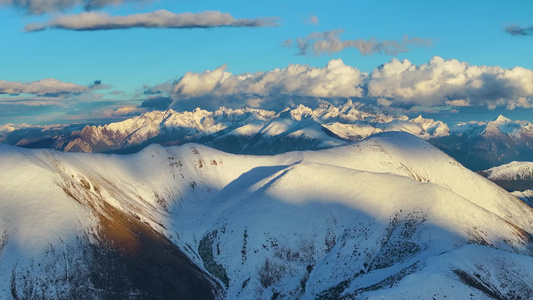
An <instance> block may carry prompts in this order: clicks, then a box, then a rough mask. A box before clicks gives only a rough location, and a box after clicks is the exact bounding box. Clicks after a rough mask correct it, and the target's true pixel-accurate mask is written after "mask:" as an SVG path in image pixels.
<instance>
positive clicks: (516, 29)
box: [505, 25, 533, 36]
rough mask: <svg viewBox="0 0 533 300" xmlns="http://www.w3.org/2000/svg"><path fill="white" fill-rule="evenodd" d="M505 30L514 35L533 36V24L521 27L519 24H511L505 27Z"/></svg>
mask: <svg viewBox="0 0 533 300" xmlns="http://www.w3.org/2000/svg"><path fill="white" fill-rule="evenodd" d="M505 32H507V33H508V34H510V35H514V36H528V35H529V36H533V26H529V27H521V26H519V25H511V26H507V27H505Z"/></svg>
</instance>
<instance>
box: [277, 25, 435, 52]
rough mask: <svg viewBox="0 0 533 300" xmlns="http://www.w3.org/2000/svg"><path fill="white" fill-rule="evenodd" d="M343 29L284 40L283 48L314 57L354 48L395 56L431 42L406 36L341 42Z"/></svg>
mask: <svg viewBox="0 0 533 300" xmlns="http://www.w3.org/2000/svg"><path fill="white" fill-rule="evenodd" d="M343 32H344V30H343V29H338V30H331V31H325V32H313V33H311V34H309V35H308V36H306V37H300V38H297V39H295V40H286V41H285V42H284V46H285V47H288V46H290V45H291V44H293V45H294V46H295V47H296V48H297V49H298V50H299V52H298V55H306V54H309V53H310V52H312V53H313V54H314V55H316V56H319V55H321V54H324V53H327V54H330V55H331V54H333V53H337V52H341V51H343V50H344V49H347V48H355V49H357V50H359V52H360V53H361V54H362V55H372V54H374V53H379V54H386V55H396V54H398V53H402V52H408V51H410V49H409V48H408V46H409V45H412V46H430V45H431V41H430V40H426V39H421V38H412V39H409V38H408V37H407V35H405V36H404V38H403V39H402V40H401V41H395V40H392V41H378V40H377V39H376V38H370V39H368V40H363V39H358V40H341V39H340V35H341V34H342V33H343Z"/></svg>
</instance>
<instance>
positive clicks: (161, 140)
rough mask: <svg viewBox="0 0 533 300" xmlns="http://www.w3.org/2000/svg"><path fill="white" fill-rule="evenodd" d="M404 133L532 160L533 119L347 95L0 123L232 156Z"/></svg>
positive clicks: (104, 148)
mask: <svg viewBox="0 0 533 300" xmlns="http://www.w3.org/2000/svg"><path fill="white" fill-rule="evenodd" d="M389 131H402V132H408V133H411V134H414V135H416V136H418V137H421V138H424V139H427V140H428V141H429V142H430V143H432V144H433V145H435V146H436V147H438V148H439V149H441V150H443V151H444V152H446V153H447V154H448V155H450V156H452V157H453V158H455V159H456V160H457V161H459V162H460V163H461V164H463V165H464V166H466V167H467V168H469V169H471V170H474V171H482V170H486V169H489V168H491V167H494V166H499V165H502V164H506V163H510V162H512V161H533V125H532V124H530V123H529V122H524V121H512V120H510V119H507V118H505V117H504V116H499V117H498V118H497V119H496V120H494V121H489V122H476V121H471V122H462V123H458V124H454V125H453V126H451V127H448V125H447V124H446V123H444V122H442V121H439V120H433V119H426V118H423V117H422V116H418V117H417V118H412V119H409V118H408V117H407V116H405V115H401V114H398V113H392V112H387V111H383V110H382V109H380V108H378V107H375V106H372V105H369V104H364V103H358V102H352V101H351V100H347V101H345V102H344V103H343V104H342V105H340V106H334V105H332V104H330V103H328V102H326V101H322V102H321V103H320V104H319V105H318V106H317V107H316V108H314V109H312V108H309V107H306V106H303V105H300V106H298V107H294V108H286V109H284V110H282V111H280V112H274V111H268V110H263V109H256V108H251V107H244V108H241V109H228V108H220V109H218V110H216V111H206V110H202V109H196V110H194V111H182V112H177V111H174V110H167V111H152V112H147V113H144V114H142V115H140V116H136V117H132V118H129V119H126V120H124V121H120V122H115V123H109V124H103V125H76V124H75V125H68V126H61V125H55V126H29V125H23V126H21V125H12V124H6V125H2V126H0V141H3V142H4V143H7V144H12V145H18V146H21V147H26V148H53V149H57V150H61V151H66V152H104V153H135V152H137V151H139V150H141V149H143V148H144V147H146V146H148V145H150V144H152V143H158V144H161V145H165V146H170V145H183V144H185V143H189V142H194V143H200V144H203V145H207V146H210V147H213V148H215V149H219V150H222V151H225V152H229V153H235V154H252V155H273V154H280V153H285V152H289V151H298V150H317V149H325V148H331V147H335V146H340V145H346V144H348V143H350V142H353V141H357V140H361V139H364V138H366V137H369V136H371V135H374V134H377V133H380V132H389Z"/></svg>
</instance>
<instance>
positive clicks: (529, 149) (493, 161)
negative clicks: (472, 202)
mask: <svg viewBox="0 0 533 300" xmlns="http://www.w3.org/2000/svg"><path fill="white" fill-rule="evenodd" d="M431 143H432V144H433V145H435V146H437V147H439V148H440V149H441V150H443V151H444V152H446V153H447V154H449V155H450V156H452V157H453V158H455V159H457V160H458V161H459V162H460V163H462V164H463V165H464V166H465V167H467V168H469V169H471V170H475V171H481V170H485V169H488V168H491V167H494V166H499V165H502V164H506V163H510V162H512V161H530V160H533V125H532V124H531V123H529V122H520V121H511V120H510V119H508V118H505V117H504V116H501V115H500V116H499V117H498V118H497V119H496V120H494V121H491V122H487V123H477V122H472V123H461V124H458V125H456V126H453V127H452V128H451V130H450V135H448V136H443V137H438V138H434V139H431Z"/></svg>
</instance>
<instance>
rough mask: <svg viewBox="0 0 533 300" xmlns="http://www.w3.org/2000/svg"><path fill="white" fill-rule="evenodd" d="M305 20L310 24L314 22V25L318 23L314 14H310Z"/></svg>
mask: <svg viewBox="0 0 533 300" xmlns="http://www.w3.org/2000/svg"><path fill="white" fill-rule="evenodd" d="M306 22H307V23H310V24H315V25H317V24H318V23H319V21H318V17H317V16H315V15H310V16H309V18H308V19H307V21H306Z"/></svg>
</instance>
